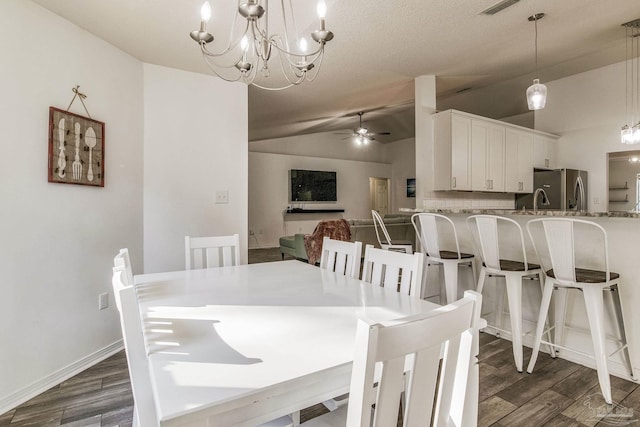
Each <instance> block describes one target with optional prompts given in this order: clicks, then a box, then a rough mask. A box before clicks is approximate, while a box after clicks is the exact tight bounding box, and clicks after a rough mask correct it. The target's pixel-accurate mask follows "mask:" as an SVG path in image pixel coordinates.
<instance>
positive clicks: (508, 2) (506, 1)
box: [480, 0, 520, 15]
mask: <svg viewBox="0 0 640 427" xmlns="http://www.w3.org/2000/svg"><path fill="white" fill-rule="evenodd" d="M519 1H520V0H502V1H501V2H500V3H496V4H494V5H493V6H491V7H490V8H488V9H485V10H483V11H482V12H480V13H482V14H485V15H495V14H496V13H498V12H500V11H501V10H505V9H506V8H508V7H509V6H513V5H514V4H516V3H518V2H519Z"/></svg>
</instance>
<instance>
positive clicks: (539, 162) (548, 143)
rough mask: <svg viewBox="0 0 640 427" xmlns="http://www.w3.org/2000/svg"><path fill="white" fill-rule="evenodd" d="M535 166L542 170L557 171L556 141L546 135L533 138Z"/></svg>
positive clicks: (537, 135)
mask: <svg viewBox="0 0 640 427" xmlns="http://www.w3.org/2000/svg"><path fill="white" fill-rule="evenodd" d="M533 166H534V167H536V168H541V169H555V168H556V167H557V166H556V140H555V139H553V138H551V137H548V136H546V135H540V134H536V135H534V137H533Z"/></svg>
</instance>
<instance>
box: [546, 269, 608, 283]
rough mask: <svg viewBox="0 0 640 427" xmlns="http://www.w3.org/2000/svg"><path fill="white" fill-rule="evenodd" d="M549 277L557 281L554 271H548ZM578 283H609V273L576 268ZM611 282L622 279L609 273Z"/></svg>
mask: <svg viewBox="0 0 640 427" xmlns="http://www.w3.org/2000/svg"><path fill="white" fill-rule="evenodd" d="M546 275H547V277H551V278H552V279H555V278H556V276H555V274H554V272H553V269H551V270H547V272H546ZM575 275H576V282H580V283H604V282H606V281H607V272H606V271H599V270H587V269H586V268H576V269H575ZM609 276H610V280H616V279H619V278H620V275H619V274H618V273H614V272H613V271H610V272H609Z"/></svg>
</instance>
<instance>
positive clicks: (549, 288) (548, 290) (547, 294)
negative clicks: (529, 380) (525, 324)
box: [527, 279, 553, 373]
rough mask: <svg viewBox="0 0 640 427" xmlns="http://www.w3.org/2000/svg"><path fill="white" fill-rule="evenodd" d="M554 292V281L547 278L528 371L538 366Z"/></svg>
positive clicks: (530, 371)
mask: <svg viewBox="0 0 640 427" xmlns="http://www.w3.org/2000/svg"><path fill="white" fill-rule="evenodd" d="M552 293H553V282H552V281H551V279H547V280H546V281H545V283H544V291H543V292H542V299H541V301H540V313H538V324H537V326H536V337H535V339H534V341H533V351H532V352H531V360H529V366H528V367H527V372H528V373H532V372H533V368H534V366H536V360H537V359H538V352H539V351H540V341H541V340H542V333H543V332H544V325H545V321H546V320H547V313H549V305H550V304H551V294H552Z"/></svg>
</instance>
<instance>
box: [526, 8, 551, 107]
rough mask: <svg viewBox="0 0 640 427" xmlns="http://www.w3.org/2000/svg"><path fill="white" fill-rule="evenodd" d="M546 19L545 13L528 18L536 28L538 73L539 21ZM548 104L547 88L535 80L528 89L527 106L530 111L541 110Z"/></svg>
mask: <svg viewBox="0 0 640 427" xmlns="http://www.w3.org/2000/svg"><path fill="white" fill-rule="evenodd" d="M542 18H544V13H536V14H535V15H532V16H530V17H529V18H528V20H529V21H533V23H534V25H535V28H536V39H535V45H536V71H537V70H538V21H539V20H540V19H542ZM546 102H547V87H546V86H545V85H543V84H542V83H540V80H539V79H534V80H533V84H532V85H531V86H529V88H528V89H527V105H528V106H529V110H541V109H543V108H544V105H545V104H546Z"/></svg>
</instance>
